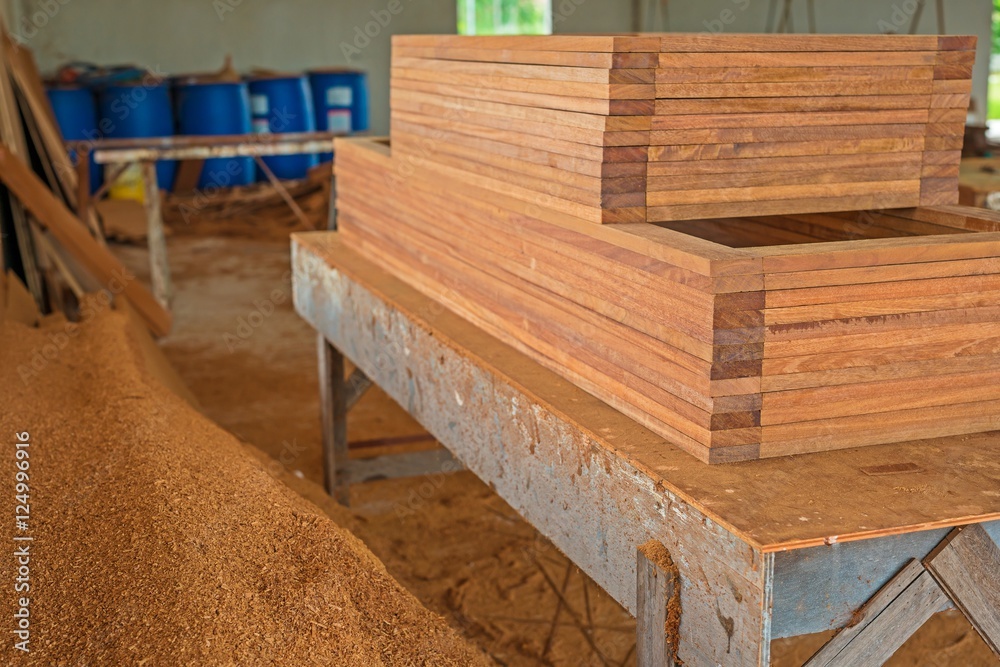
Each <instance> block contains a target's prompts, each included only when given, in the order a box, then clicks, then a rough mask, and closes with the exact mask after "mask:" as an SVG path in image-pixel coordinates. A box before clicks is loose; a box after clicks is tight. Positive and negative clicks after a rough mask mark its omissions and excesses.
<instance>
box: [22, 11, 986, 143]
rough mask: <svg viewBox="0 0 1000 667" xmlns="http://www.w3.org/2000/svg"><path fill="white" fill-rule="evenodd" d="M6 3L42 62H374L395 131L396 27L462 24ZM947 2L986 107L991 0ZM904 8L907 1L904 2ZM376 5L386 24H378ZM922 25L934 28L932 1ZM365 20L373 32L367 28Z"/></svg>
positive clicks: (799, 18)
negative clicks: (972, 54)
mask: <svg viewBox="0 0 1000 667" xmlns="http://www.w3.org/2000/svg"><path fill="white" fill-rule="evenodd" d="M4 1H5V2H11V3H12V4H13V5H14V6H15V7H17V8H19V9H20V12H17V11H15V12H14V14H18V13H20V17H17V16H12V17H10V18H9V19H8V20H9V22H10V23H11V24H12V26H13V28H14V31H15V32H17V33H20V34H21V35H22V38H23V39H25V40H26V41H27V42H28V45H29V46H30V47H31V48H32V49H34V51H35V53H36V55H37V57H38V60H39V64H40V65H41V67H42V69H43V71H44V70H51V69H53V68H55V67H56V66H57V65H59V64H60V63H63V62H65V61H67V60H71V59H78V60H87V61H93V62H96V63H101V64H112V63H125V62H129V63H136V64H141V65H145V66H147V67H151V68H157V69H159V70H160V71H163V72H165V73H180V72H190V71H199V70H211V69H215V68H218V67H220V66H221V64H222V61H223V58H224V57H225V55H226V54H227V53H230V54H232V56H233V59H234V64H235V66H236V67H237V68H238V69H240V70H249V69H252V68H254V67H262V68H269V69H278V70H291V71H298V70H303V69H307V68H311V67H322V66H332V65H345V64H351V65H355V66H357V67H361V68H364V69H366V70H368V72H369V74H370V77H371V87H372V129H373V131H375V132H377V133H384V132H386V131H387V130H388V124H389V123H388V117H389V114H388V97H389V94H388V87H389V35H390V34H392V33H447V32H454V30H455V20H456V16H455V14H456V2H455V0H350V1H349V0H130V1H129V2H122V0H86V1H85V0H4ZM645 1H646V2H649V1H652V2H654V4H655V2H656V0H645ZM770 1H771V0H672V2H670V26H669V27H670V29H672V30H679V31H696V32H700V31H703V30H707V29H713V30H718V29H722V30H725V31H728V32H761V31H763V30H764V25H765V20H766V15H767V10H768V5H769V2H770ZM915 2H916V0H839V1H838V2H815V5H816V11H817V14H818V15H817V25H818V29H819V31H821V32H862V33H875V32H882V31H884V30H885V28H886V27H892V26H893V25H894V22H896V23H897V24H898V25H899V31H900V32H905V31H906V29H907V26H908V22H907V20H908V18H909V17H908V14H907V13H906V9H907V8H910V7H911V6H915V4H914V3H915ZM794 4H795V9H796V11H795V16H794V25H795V27H796V29H798V30H800V31H802V30H804V29H805V27H806V21H805V16H804V6H805V0H797V1H796V2H795V3H794ZM928 4H929V5H933V3H930V2H929V3H928ZM946 4H947V17H946V18H947V28H948V31H949V32H952V33H972V34H979V35H980V50H979V64H978V66H977V71H976V75H975V76H976V85H975V91H974V96H975V97H976V98H977V106H978V108H979V109H984V108H985V99H986V82H987V61H988V58H989V34H990V16H991V7H992V3H991V0H948V2H947V3H946ZM894 6H895V7H898V8H899V9H898V10H895V11H894ZM631 7H632V0H553V28H554V30H555V32H560V33H571V32H624V31H628V30H630V29H631V28H632V25H633V24H632V11H631ZM390 9H395V10H397V11H396V13H391V12H390V11H388V10H390ZM372 12H376V14H378V15H380V16H381V17H382V19H383V22H384V23H387V25H385V27H382V26H380V25H378V24H377V23H372V21H373V20H374V19H373V16H372ZM921 27H922V28H923V30H922V31H924V32H934V31H936V25H935V21H934V15H933V10H932V8H931V7H928V10H927V12H926V13H925V15H924V17H923V21H922V26H921ZM366 28H367V29H368V31H369V33H370V34H372V35H374V37H367V36H365V35H364V32H363V31H364V30H365V29H366ZM646 28H647V29H662V28H663V26H662V24H660V25H647V26H646ZM348 56H350V58H348Z"/></svg>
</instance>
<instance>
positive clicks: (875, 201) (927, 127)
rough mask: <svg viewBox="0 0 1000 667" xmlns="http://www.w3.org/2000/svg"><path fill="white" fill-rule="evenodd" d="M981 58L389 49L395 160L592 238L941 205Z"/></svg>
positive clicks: (759, 47) (608, 39)
mask: <svg viewBox="0 0 1000 667" xmlns="http://www.w3.org/2000/svg"><path fill="white" fill-rule="evenodd" d="M975 41H976V40H975V38H974V37H958V36H947V37H938V36H915V35H904V36H889V35H877V36H858V35H855V36H828V35H827V36H821V35H686V34H670V35H662V36H657V35H645V36H548V37H459V36H436V35H424V36H395V37H393V60H392V137H393V147H394V151H395V152H397V153H398V155H400V156H404V157H406V158H407V159H408V160H409V161H410V162H411V163H412V164H414V165H419V166H420V167H421V168H426V169H432V170H434V171H436V172H438V173H441V174H442V175H444V176H447V177H453V178H456V179H458V180H461V181H462V182H465V183H468V184H470V185H475V186H477V187H482V188H484V189H487V190H490V191H493V192H498V193H501V194H504V195H507V196H510V197H513V198H516V199H519V200H521V201H526V202H530V203H532V204H534V205H535V206H539V207H546V208H552V209H553V210H556V211H559V212H563V213H567V214H570V215H573V216H575V217H579V218H582V219H585V220H589V221H592V222H604V223H629V222H646V221H649V222H659V221H670V220H685V219H692V218H717V217H727V216H733V215H736V216H739V215H761V214H786V213H812V212H821V211H844V210H855V209H859V208H887V207H901V206H917V205H923V206H928V205H942V204H953V203H956V201H957V199H956V197H957V195H956V187H957V178H958V162H959V159H960V151H961V146H962V139H963V135H964V125H965V115H966V110H967V108H968V104H969V94H970V91H971V74H972V65H973V60H974V57H975V53H974V50H973V49H974V48H975Z"/></svg>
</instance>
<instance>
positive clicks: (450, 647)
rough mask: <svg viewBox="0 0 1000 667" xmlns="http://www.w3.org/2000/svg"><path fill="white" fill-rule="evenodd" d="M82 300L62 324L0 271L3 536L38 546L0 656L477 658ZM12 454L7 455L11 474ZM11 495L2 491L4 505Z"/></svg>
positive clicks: (95, 306)
mask: <svg viewBox="0 0 1000 667" xmlns="http://www.w3.org/2000/svg"><path fill="white" fill-rule="evenodd" d="M5 283H6V284H5ZM88 298H89V299H93V298H95V297H85V299H88ZM84 307H85V308H86V309H87V310H88V312H92V313H94V314H93V315H92V316H91V317H89V318H88V319H87V321H85V322H84V323H83V324H80V325H78V326H76V327H73V326H72V325H70V324H69V323H68V322H67V321H66V319H65V318H64V317H62V316H61V315H48V316H42V315H41V314H40V312H39V311H38V309H37V307H35V304H34V301H33V299H32V297H31V295H30V294H28V293H27V291H26V290H25V289H24V288H23V287H22V286H21V284H20V281H18V280H5V279H4V278H3V276H2V275H0V405H2V406H3V408H2V409H0V429H3V431H4V432H5V433H7V434H9V435H8V437H11V438H12V437H14V436H13V435H12V434H15V433H18V434H20V433H27V434H28V436H27V440H28V442H30V464H31V465H30V476H29V486H30V489H29V491H30V501H31V502H30V506H31V510H32V511H31V513H30V518H29V519H28V526H27V532H23V533H18V534H19V535H20V536H24V535H30V536H31V537H32V538H33V541H32V543H31V544H33V545H39V549H38V550H37V551H35V550H32V551H31V557H30V564H29V567H30V585H31V589H30V591H22V592H21V596H23V597H28V598H30V603H29V607H28V608H29V610H30V619H31V622H30V635H29V643H28V644H27V648H29V649H30V653H27V654H24V655H19V657H18V659H17V660H14V659H13V658H11V661H12V662H16V663H17V664H24V665H63V664H100V665H126V664H170V665H173V664H198V665H222V664H239V665H251V664H275V665H311V664H320V665H385V666H395V665H455V666H456V667H457V666H459V665H461V666H465V665H481V664H487V661H486V659H485V658H483V656H482V655H481V654H480V653H479V652H478V650H476V649H475V648H474V647H472V646H471V645H470V644H468V643H467V642H466V641H465V640H463V639H462V638H461V637H460V636H459V635H458V634H457V633H456V632H455V631H454V630H452V629H451V628H449V627H448V626H447V624H446V623H445V621H444V620H443V619H442V618H441V617H440V616H438V615H436V614H434V613H432V612H430V611H428V610H427V609H426V608H424V607H423V606H422V605H421V604H420V603H419V602H418V601H417V599H416V598H414V597H413V596H412V595H411V594H409V593H408V592H407V591H406V590H405V589H403V588H402V587H401V586H400V585H399V583H397V582H396V581H395V580H394V579H393V578H392V577H391V576H390V575H389V573H388V572H387V571H386V569H385V567H384V566H383V565H382V563H381V562H380V561H379V560H378V559H377V558H376V557H375V556H374V555H373V554H372V553H371V552H370V551H369V550H368V549H367V547H365V546H364V544H363V543H362V542H360V541H359V540H358V539H357V538H355V537H354V536H353V535H352V534H351V533H350V532H348V531H347V530H345V529H344V528H342V527H340V526H339V525H337V524H335V523H334V522H333V521H331V520H330V519H329V518H327V517H326V516H325V515H324V514H323V513H322V511H321V510H319V509H318V508H317V507H316V506H314V505H312V504H310V503H307V502H306V501H304V500H303V499H302V498H301V497H299V496H298V495H296V494H295V493H294V492H292V491H291V490H290V489H288V488H287V487H286V486H284V485H283V484H282V483H281V482H280V481H278V480H276V479H275V478H274V477H273V476H272V475H273V471H272V470H271V469H269V467H268V466H267V465H265V464H264V463H262V462H261V461H259V460H258V459H257V458H256V457H255V456H254V455H253V454H251V453H250V451H249V450H250V447H248V446H245V445H243V444H242V443H240V442H239V441H238V440H236V439H235V438H234V437H233V436H231V435H230V434H228V433H226V432H225V431H223V430H222V429H220V428H219V427H218V426H216V425H215V424H214V423H212V422H211V421H209V420H208V419H206V418H205V417H203V416H202V415H201V414H200V413H199V412H198V411H197V410H195V409H193V408H192V407H191V406H190V405H189V404H188V403H187V402H185V401H184V400H183V399H182V398H180V397H178V395H176V394H175V393H173V392H171V391H170V390H169V389H168V387H176V386H177V383H176V382H174V380H173V379H172V378H171V373H170V372H169V366H168V365H167V364H166V363H165V360H164V359H163V357H162V353H160V352H159V348H158V346H157V345H156V344H155V343H154V342H153V340H152V339H151V337H150V336H149V334H148V333H147V332H146V331H145V330H144V327H143V325H142V323H141V322H139V321H138V320H136V319H134V317H133V316H131V315H130V314H129V312H128V310H127V309H121V303H119V304H116V309H114V310H112V309H111V308H109V307H108V304H107V303H106V302H102V301H100V300H95V302H94V303H86V304H85V305H84ZM57 341H62V342H60V343H59V344H58V346H56V345H55V342H57ZM53 347H58V352H56V353H52V352H51V348H53ZM39 360H40V361H39ZM165 371H166V372H165ZM15 463H16V461H15V458H14V457H13V456H8V457H5V459H4V463H3V464H2V468H3V471H2V472H3V475H4V476H6V477H7V478H8V479H11V480H13V479H14V473H15V472H16V470H15ZM220 471H221V472H222V473H223V474H220ZM18 502H19V501H18ZM14 503H15V497H14V494H13V493H10V494H4V497H3V500H2V501H0V504H2V508H3V511H5V512H7V513H8V515H9V516H13V515H14V513H15V507H14ZM18 513H19V514H23V512H18ZM14 531H15V525H14V522H13V521H8V522H5V523H4V527H3V529H2V531H0V538H2V539H4V540H5V541H6V542H7V544H15V542H13V541H12V540H13V537H14ZM17 544H22V543H21V542H17ZM7 561H8V562H12V559H9V558H8V559H7ZM0 571H2V572H4V574H5V575H9V574H10V569H9V568H8V567H7V566H6V565H5V566H4V567H2V568H0ZM11 576H13V575H11ZM17 600H18V597H17V596H13V595H8V596H4V597H3V600H2V601H0V612H2V613H3V614H4V615H5V616H7V617H8V618H13V617H14V613H15V611H16V608H15V605H17V604H18V602H17ZM95 610H100V613H95ZM15 641H20V640H15ZM12 644H13V642H12ZM6 650H7V651H13V650H14V649H13V648H12V647H11V646H8V647H7V648H6ZM11 661H8V662H7V664H12V662H11Z"/></svg>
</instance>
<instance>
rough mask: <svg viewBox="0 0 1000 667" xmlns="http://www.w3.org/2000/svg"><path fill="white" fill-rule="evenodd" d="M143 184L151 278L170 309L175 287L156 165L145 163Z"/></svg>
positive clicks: (155, 289) (158, 294) (158, 296)
mask: <svg viewBox="0 0 1000 667" xmlns="http://www.w3.org/2000/svg"><path fill="white" fill-rule="evenodd" d="M141 165H142V182H143V187H144V188H145V192H146V242H147V244H148V246H149V265H150V276H151V279H152V283H153V295H154V296H155V297H156V300H157V301H159V302H160V305H162V306H163V307H164V308H167V309H169V308H170V300H171V298H172V297H173V286H172V285H171V281H170V263H169V261H168V260H167V239H166V237H165V236H164V234H163V212H162V210H161V207H160V187H159V185H158V184H157V181H156V163H155V162H153V161H143V162H142V163H141Z"/></svg>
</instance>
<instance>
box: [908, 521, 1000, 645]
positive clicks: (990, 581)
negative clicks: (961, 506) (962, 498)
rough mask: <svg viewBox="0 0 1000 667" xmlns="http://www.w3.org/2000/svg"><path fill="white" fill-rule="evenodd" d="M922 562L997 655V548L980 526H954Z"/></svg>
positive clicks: (999, 593)
mask: <svg viewBox="0 0 1000 667" xmlns="http://www.w3.org/2000/svg"><path fill="white" fill-rule="evenodd" d="M924 564H925V565H926V566H927V569H928V570H929V571H930V573H931V574H932V575H933V576H934V578H935V579H936V580H937V582H938V583H939V584H940V585H941V587H942V588H943V589H944V590H945V591H946V592H947V593H948V595H949V596H950V597H951V599H952V600H954V602H955V605H956V606H957V607H958V608H959V609H961V610H962V613H963V614H965V616H966V618H968V619H969V622H970V623H972V625H973V627H975V628H976V631H977V632H979V634H980V636H981V637H982V638H983V640H985V641H986V643H987V645H988V646H989V647H990V648H991V649H992V650H993V652H994V653H996V654H997V656H998V657H1000V582H998V580H997V573H998V572H1000V548H998V547H997V545H996V543H995V542H994V541H993V540H992V539H991V538H990V536H989V535H988V534H987V533H986V531H985V530H983V528H982V527H981V526H977V525H971V526H964V527H962V528H956V529H955V530H954V531H952V532H951V533H950V534H949V535H948V537H947V538H945V540H944V541H943V542H942V543H941V544H940V545H939V546H938V548H937V549H935V550H934V551H933V552H932V553H931V554H930V555H928V556H927V558H925V559H924Z"/></svg>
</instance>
